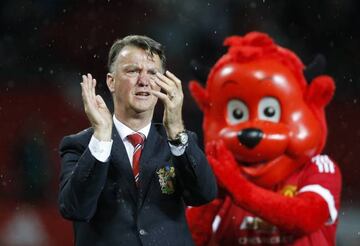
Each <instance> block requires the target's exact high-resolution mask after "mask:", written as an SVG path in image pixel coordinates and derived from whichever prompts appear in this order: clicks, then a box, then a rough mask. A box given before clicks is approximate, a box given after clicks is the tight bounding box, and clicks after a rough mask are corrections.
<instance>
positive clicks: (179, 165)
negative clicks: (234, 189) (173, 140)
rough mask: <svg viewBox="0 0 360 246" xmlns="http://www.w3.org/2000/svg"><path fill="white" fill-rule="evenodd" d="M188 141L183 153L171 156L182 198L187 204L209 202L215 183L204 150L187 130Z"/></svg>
mask: <svg viewBox="0 0 360 246" xmlns="http://www.w3.org/2000/svg"><path fill="white" fill-rule="evenodd" d="M188 135H189V143H188V146H187V147H186V150H185V153H184V154H182V155H180V156H173V161H174V164H175V166H176V169H177V171H178V174H177V175H178V177H179V178H178V181H179V182H180V184H181V186H182V188H183V198H184V201H185V203H186V205H188V206H199V205H203V204H205V203H208V202H211V201H212V200H213V199H215V197H216V196H217V184H216V179H215V176H214V174H213V172H212V169H211V167H210V166H209V164H208V161H207V159H206V157H205V154H204V152H203V151H202V150H201V149H200V148H199V146H198V144H197V137H196V134H195V133H193V132H190V131H188Z"/></svg>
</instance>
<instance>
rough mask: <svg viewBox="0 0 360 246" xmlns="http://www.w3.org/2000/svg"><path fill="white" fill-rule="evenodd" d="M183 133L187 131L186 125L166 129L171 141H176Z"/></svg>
mask: <svg viewBox="0 0 360 246" xmlns="http://www.w3.org/2000/svg"><path fill="white" fill-rule="evenodd" d="M183 131H185V127H184V125H179V126H176V127H167V128H166V133H167V135H168V139H171V140H173V139H175V138H176V137H177V135H178V134H179V133H180V132H183Z"/></svg>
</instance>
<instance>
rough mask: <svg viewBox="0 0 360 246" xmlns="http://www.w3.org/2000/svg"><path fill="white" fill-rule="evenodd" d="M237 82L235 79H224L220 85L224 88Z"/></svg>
mask: <svg viewBox="0 0 360 246" xmlns="http://www.w3.org/2000/svg"><path fill="white" fill-rule="evenodd" d="M238 83H239V82H237V81H236V80H226V81H225V82H224V83H223V84H222V85H221V88H224V87H226V86H228V85H230V84H238Z"/></svg>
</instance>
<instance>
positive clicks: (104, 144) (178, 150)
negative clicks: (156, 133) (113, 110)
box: [89, 115, 186, 165]
mask: <svg viewBox="0 0 360 246" xmlns="http://www.w3.org/2000/svg"><path fill="white" fill-rule="evenodd" d="M113 121H114V125H115V128H116V130H117V131H118V133H119V136H120V138H121V140H122V141H123V143H124V146H125V149H126V153H127V156H128V157H129V160H130V163H131V165H132V159H133V152H134V146H133V145H132V144H131V143H130V141H129V140H128V139H127V136H128V135H130V134H133V133H135V131H134V130H132V129H130V128H129V127H127V126H126V125H124V124H123V123H121V122H120V121H119V120H118V119H116V117H115V115H113ZM150 127H151V123H149V124H148V125H146V126H145V127H144V128H141V129H140V130H139V131H138V132H141V133H142V134H144V135H145V138H147V137H148V135H149V131H150ZM112 143H113V140H112V139H111V140H110V141H100V140H98V139H97V138H96V137H94V135H93V136H92V137H91V139H90V143H89V149H90V152H91V154H92V155H93V156H94V157H95V158H96V159H97V160H98V161H101V162H106V161H108V160H109V157H110V153H111V147H112ZM169 146H170V151H171V153H172V154H173V155H175V156H180V155H182V154H184V152H185V149H186V146H174V145H172V144H170V143H169Z"/></svg>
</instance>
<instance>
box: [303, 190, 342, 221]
mask: <svg viewBox="0 0 360 246" xmlns="http://www.w3.org/2000/svg"><path fill="white" fill-rule="evenodd" d="M301 192H314V193H316V194H318V195H320V196H321V197H322V198H324V200H325V201H326V203H327V205H328V207H329V213H330V218H329V220H328V221H327V222H326V224H327V225H331V224H333V223H334V222H335V220H336V218H337V215H338V211H337V209H336V207H335V200H334V196H333V195H332V194H331V192H330V191H329V190H328V189H325V188H324V187H322V186H321V185H318V184H314V185H307V186H304V187H302V188H301V189H300V190H299V192H298V193H301Z"/></svg>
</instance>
